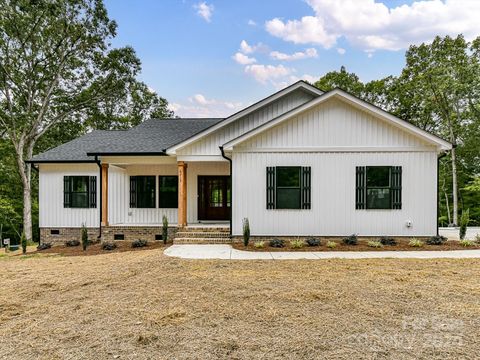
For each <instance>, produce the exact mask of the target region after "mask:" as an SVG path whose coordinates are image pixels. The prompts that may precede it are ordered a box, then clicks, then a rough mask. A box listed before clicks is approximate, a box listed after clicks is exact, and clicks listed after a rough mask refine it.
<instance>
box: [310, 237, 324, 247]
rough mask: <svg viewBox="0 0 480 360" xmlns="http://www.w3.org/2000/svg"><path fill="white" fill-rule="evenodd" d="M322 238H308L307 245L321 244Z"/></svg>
mask: <svg viewBox="0 0 480 360" xmlns="http://www.w3.org/2000/svg"><path fill="white" fill-rule="evenodd" d="M320 243H321V241H320V239H316V238H308V239H307V245H308V246H320Z"/></svg>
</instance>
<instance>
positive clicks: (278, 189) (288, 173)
mask: <svg viewBox="0 0 480 360" xmlns="http://www.w3.org/2000/svg"><path fill="white" fill-rule="evenodd" d="M310 174H311V170H310V167H301V166H278V167H268V168H267V209H310V207H311V205H310V182H311V178H310Z"/></svg>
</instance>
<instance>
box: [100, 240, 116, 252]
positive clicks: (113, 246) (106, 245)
mask: <svg viewBox="0 0 480 360" xmlns="http://www.w3.org/2000/svg"><path fill="white" fill-rule="evenodd" d="M116 248H117V244H115V243H114V242H112V241H105V242H104V243H103V244H102V249H103V250H107V251H110V250H115V249H116Z"/></svg>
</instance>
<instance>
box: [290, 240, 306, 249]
mask: <svg viewBox="0 0 480 360" xmlns="http://www.w3.org/2000/svg"><path fill="white" fill-rule="evenodd" d="M304 246H305V241H303V240H302V239H295V240H290V247H291V248H292V249H301V248H303V247H304Z"/></svg>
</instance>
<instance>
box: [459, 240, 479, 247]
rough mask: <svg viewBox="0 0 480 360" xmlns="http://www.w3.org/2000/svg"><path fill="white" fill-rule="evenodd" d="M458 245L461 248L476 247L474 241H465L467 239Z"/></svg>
mask: <svg viewBox="0 0 480 360" xmlns="http://www.w3.org/2000/svg"><path fill="white" fill-rule="evenodd" d="M459 244H460V245H462V246H464V247H469V246H474V245H476V243H475V241H473V240H467V239H463V240H460V242H459Z"/></svg>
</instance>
